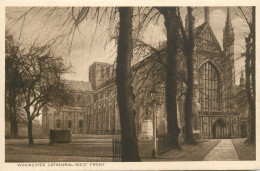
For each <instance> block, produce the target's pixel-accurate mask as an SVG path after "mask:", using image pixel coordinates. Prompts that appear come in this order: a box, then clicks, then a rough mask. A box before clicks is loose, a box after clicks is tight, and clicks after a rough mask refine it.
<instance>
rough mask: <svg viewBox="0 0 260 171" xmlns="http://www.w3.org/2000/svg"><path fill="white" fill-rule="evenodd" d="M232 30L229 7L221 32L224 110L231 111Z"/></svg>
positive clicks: (233, 80)
mask: <svg viewBox="0 0 260 171" xmlns="http://www.w3.org/2000/svg"><path fill="white" fill-rule="evenodd" d="M234 40H235V36H234V28H233V26H232V23H231V17H230V11H229V7H228V8H227V17H226V23H225V27H224V30H223V52H224V57H223V69H224V70H223V71H224V72H223V73H225V74H224V81H225V92H226V93H225V98H226V102H227V103H226V105H225V106H226V109H227V110H231V109H232V91H233V90H234V88H235V67H234Z"/></svg>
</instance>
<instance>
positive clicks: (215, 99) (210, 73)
mask: <svg viewBox="0 0 260 171" xmlns="http://www.w3.org/2000/svg"><path fill="white" fill-rule="evenodd" d="M199 102H200V105H201V110H202V111H220V81H219V73H218V70H217V68H216V67H215V66H214V65H213V64H212V63H211V62H207V63H205V64H203V65H202V66H201V67H200V69H199Z"/></svg>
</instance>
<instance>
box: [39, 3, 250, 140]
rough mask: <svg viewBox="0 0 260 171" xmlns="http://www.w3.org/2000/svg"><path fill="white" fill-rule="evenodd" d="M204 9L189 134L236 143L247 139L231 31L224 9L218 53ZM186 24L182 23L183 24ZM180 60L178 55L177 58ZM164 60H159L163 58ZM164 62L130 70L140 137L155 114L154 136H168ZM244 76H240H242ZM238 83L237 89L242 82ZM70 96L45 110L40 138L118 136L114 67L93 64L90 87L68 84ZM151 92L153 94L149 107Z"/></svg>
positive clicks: (181, 119)
mask: <svg viewBox="0 0 260 171" xmlns="http://www.w3.org/2000/svg"><path fill="white" fill-rule="evenodd" d="M209 18H210V16H209V8H208V7H205V8H204V23H203V24H201V25H200V26H198V27H197V28H194V35H195V48H194V93H193V94H194V97H193V103H194V104H193V116H192V127H193V133H194V135H195V134H196V137H198V138H238V137H244V136H246V133H247V122H246V120H247V116H246V115H245V114H244V113H241V112H239V111H238V110H237V107H236V105H235V103H234V95H235V93H236V88H237V86H236V85H235V70H234V68H235V67H234V58H235V56H234V37H235V36H234V28H233V26H232V23H231V16H230V11H229V8H227V14H226V21H225V27H224V28H223V48H222V47H221V46H220V44H219V42H218V40H217V39H216V37H215V35H214V33H213V31H212V29H211V26H210V20H209ZM187 22H188V21H187V18H186V21H185V23H187ZM181 55H182V54H179V56H181ZM162 56H163V55H162ZM163 62H165V54H164V57H160V56H156V55H151V56H149V57H147V58H145V59H143V60H142V61H140V62H138V63H137V64H135V65H134V66H133V67H132V68H133V81H132V85H133V87H134V93H135V95H136V98H135V110H136V129H137V130H136V131H137V134H138V135H139V137H141V136H142V124H143V123H144V122H146V121H148V120H152V119H153V117H152V111H154V112H155V114H156V128H157V131H158V134H166V133H167V129H166V128H167V122H166V121H167V120H166V108H165V92H164V83H163V80H164V75H165V68H163V64H162V63H163ZM241 75H242V76H243V74H241ZM243 79H244V78H242V77H241V81H240V82H241V84H242V83H243V82H244V80H243ZM69 82H70V84H71V87H72V88H73V89H74V90H75V104H74V105H73V106H68V107H64V109H61V110H60V111H56V110H53V109H46V110H45V111H44V112H43V117H42V126H43V127H42V129H43V132H45V133H48V132H49V130H50V129H66V130H68V129H69V130H71V131H72V133H73V134H120V119H119V111H118V105H117V98H116V93H117V92H116V84H115V66H114V65H110V64H108V63H101V62H94V63H93V64H92V65H91V66H90V67H89V82H80V81H69ZM152 88H156V90H157V91H158V98H157V99H156V102H155V103H153V102H152V100H151V98H150V97H149V92H150V90H151V89H152ZM184 90H185V85H183V84H181V86H179V88H178V90H177V91H178V94H179V95H180V97H178V99H177V101H178V103H177V104H178V124H179V127H180V128H181V130H182V129H183V127H184V126H185V125H184V116H183V115H184V112H183V111H184V109H183V106H184V97H183V96H181V94H182V92H183V91H184Z"/></svg>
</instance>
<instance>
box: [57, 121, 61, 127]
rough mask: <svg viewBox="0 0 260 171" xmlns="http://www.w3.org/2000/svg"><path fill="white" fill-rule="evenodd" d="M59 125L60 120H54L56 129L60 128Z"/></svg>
mask: <svg viewBox="0 0 260 171" xmlns="http://www.w3.org/2000/svg"><path fill="white" fill-rule="evenodd" d="M60 125H61V120H59V119H57V120H56V128H60Z"/></svg>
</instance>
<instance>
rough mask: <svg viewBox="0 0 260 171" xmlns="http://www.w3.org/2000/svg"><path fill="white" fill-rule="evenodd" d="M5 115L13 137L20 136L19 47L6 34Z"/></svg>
mask: <svg viewBox="0 0 260 171" xmlns="http://www.w3.org/2000/svg"><path fill="white" fill-rule="evenodd" d="M5 44H6V46H5V47H6V49H5V65H6V67H5V114H6V117H5V118H6V121H8V122H9V123H10V130H11V137H14V138H15V137H17V136H18V121H17V120H18V114H19V113H18V112H17V103H18V100H19V99H18V96H19V93H20V89H21V81H20V78H19V77H18V68H17V67H18V58H17V51H18V47H17V46H15V45H14V41H13V37H12V36H11V35H10V34H9V33H8V32H6V38H5Z"/></svg>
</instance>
